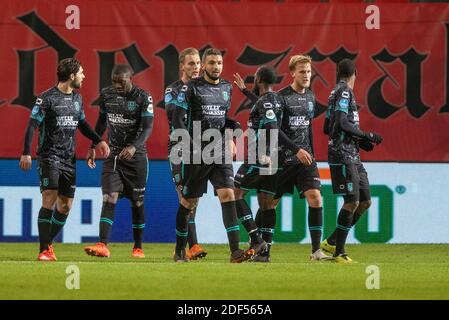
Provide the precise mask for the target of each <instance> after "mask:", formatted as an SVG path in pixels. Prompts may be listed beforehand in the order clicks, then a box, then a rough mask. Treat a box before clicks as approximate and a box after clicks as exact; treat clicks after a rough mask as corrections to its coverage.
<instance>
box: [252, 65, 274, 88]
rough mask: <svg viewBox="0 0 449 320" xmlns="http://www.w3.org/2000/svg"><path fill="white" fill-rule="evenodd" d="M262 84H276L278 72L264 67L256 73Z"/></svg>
mask: <svg viewBox="0 0 449 320" xmlns="http://www.w3.org/2000/svg"><path fill="white" fill-rule="evenodd" d="M256 77H257V78H259V82H260V83H264V84H274V83H275V82H276V71H275V70H274V68H272V67H267V66H262V67H260V68H259V69H258V70H257V72H256Z"/></svg>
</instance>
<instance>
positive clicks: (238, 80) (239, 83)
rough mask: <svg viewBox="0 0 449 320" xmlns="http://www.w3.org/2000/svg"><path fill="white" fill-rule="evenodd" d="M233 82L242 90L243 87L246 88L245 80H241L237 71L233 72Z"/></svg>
mask: <svg viewBox="0 0 449 320" xmlns="http://www.w3.org/2000/svg"><path fill="white" fill-rule="evenodd" d="M234 79H235V80H234V83H235V85H236V86H237V87H238V88H239V89H240V90H242V91H243V89H246V86H245V82H244V81H243V79H242V77H241V76H240V75H239V74H238V73H234Z"/></svg>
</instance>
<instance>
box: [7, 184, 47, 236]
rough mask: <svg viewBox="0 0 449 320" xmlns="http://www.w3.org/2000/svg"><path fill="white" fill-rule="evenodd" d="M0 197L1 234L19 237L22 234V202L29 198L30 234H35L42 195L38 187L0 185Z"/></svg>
mask: <svg viewBox="0 0 449 320" xmlns="http://www.w3.org/2000/svg"><path fill="white" fill-rule="evenodd" d="M0 199H2V200H3V230H0V232H1V234H2V235H3V236H15V237H20V236H22V234H23V230H22V224H23V217H22V211H23V208H22V206H23V205H22V203H23V200H25V199H30V200H31V221H32V224H31V225H32V227H31V235H32V236H37V223H36V221H37V216H38V215H39V208H40V207H41V203H42V197H41V193H40V191H39V188H38V187H0Z"/></svg>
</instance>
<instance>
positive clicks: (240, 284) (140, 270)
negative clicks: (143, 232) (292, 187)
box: [0, 243, 449, 300]
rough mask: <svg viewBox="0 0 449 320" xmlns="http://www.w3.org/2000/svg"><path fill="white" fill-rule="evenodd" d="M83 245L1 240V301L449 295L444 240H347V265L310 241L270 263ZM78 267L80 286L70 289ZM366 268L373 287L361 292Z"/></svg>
mask: <svg viewBox="0 0 449 320" xmlns="http://www.w3.org/2000/svg"><path fill="white" fill-rule="evenodd" d="M83 247H84V245H79V244H58V243H57V244H55V252H56V255H57V257H58V261H57V262H37V261H36V260H35V259H36V257H37V244H36V243H21V244H17V243H2V244H0V277H1V279H0V299H164V300H166V299H167V300H168V299H170V300H178V299H179V300H188V299H206V300H220V299H230V300H238V299H250V300H252V299H257V300H258V299H281V300H296V299H449V272H448V271H449V245H436V244H435V245H423V244H416V245H397V244H395V245H392V244H390V245H389V244H363V245H348V246H347V251H348V253H349V254H350V256H351V257H352V258H353V259H354V260H355V261H357V263H354V264H352V265H339V264H336V263H331V262H310V261H309V260H308V256H309V250H310V245H298V244H275V245H274V246H273V249H272V262H271V263H270V264H261V263H243V264H231V263H229V253H228V249H227V246H226V245H204V248H205V249H206V250H207V251H208V255H207V257H206V259H203V260H198V261H192V262H189V263H181V264H180V263H178V264H176V263H174V262H173V261H172V259H171V254H172V252H173V247H174V245H173V244H151V243H147V244H144V249H145V254H146V256H147V257H146V258H145V259H141V260H135V259H132V258H131V257H130V256H131V244H111V245H110V250H111V257H110V258H109V259H107V258H96V257H90V256H87V255H86V254H85V253H84V251H83ZM69 265H76V266H77V267H78V268H79V271H80V288H79V289H78V290H69V289H67V288H66V279H67V277H68V276H69V275H68V274H67V273H66V268H67V267H68V266H69ZM370 265H376V266H377V267H378V268H379V275H380V278H379V285H380V288H379V289H371V290H369V289H367V288H366V281H367V277H369V276H370V274H368V273H367V272H366V269H367V267H368V266H370Z"/></svg>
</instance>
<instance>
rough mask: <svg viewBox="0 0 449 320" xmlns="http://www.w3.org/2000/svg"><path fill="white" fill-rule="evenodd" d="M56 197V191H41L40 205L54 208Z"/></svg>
mask: <svg viewBox="0 0 449 320" xmlns="http://www.w3.org/2000/svg"><path fill="white" fill-rule="evenodd" d="M57 199H58V193H57V192H51V191H47V190H46V191H44V192H43V193H42V206H43V207H44V208H46V209H50V210H52V209H54V207H55V204H56V200H57Z"/></svg>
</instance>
